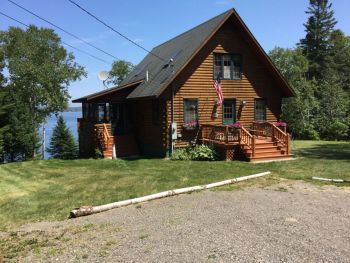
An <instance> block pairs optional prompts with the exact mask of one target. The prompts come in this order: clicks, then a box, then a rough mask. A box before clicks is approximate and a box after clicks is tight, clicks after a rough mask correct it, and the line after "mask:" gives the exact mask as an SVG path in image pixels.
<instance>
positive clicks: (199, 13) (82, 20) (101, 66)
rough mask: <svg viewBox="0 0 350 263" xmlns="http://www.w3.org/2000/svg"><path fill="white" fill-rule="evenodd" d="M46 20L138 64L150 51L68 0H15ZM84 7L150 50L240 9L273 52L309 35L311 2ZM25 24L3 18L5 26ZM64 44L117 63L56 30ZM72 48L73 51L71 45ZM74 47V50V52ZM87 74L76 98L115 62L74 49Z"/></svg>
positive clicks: (189, 0) (120, 2)
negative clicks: (219, 15)
mask: <svg viewBox="0 0 350 263" xmlns="http://www.w3.org/2000/svg"><path fill="white" fill-rule="evenodd" d="M14 1H15V2H17V3H19V4H20V5H22V6H24V7H26V8H27V9H29V10H31V11H33V12H34V13H37V14H39V15H40V16H42V17H44V18H46V19H47V20H49V21H51V22H53V23H55V24H57V25H58V26H61V27H62V28H64V29H66V30H68V31H70V32H72V33H74V34H75V35H78V36H80V37H81V38H83V39H84V40H86V41H88V42H90V43H91V44H93V45H95V46H98V47H99V48H101V49H103V50H105V51H107V52H109V53H112V54H113V55H115V56H116V57H118V58H120V59H124V60H128V61H131V62H132V63H134V64H137V63H138V62H139V61H140V60H141V59H142V58H143V57H144V56H145V55H146V53H145V52H144V51H143V50H141V49H139V48H137V47H136V46H134V45H132V44H131V43H129V42H127V41H126V40H125V39H123V38H121V37H120V36H118V35H117V34H116V33H114V32H112V31H110V30H109V29H108V28H106V27H104V26H103V25H101V24H99V23H98V22H97V21H95V20H93V19H92V18H91V17H89V16H88V15H86V14H85V13H83V12H82V11H81V10H79V9H78V8H77V7H75V6H73V5H72V4H71V3H69V2H68V1H67V0H60V1H47V0H36V1H34V0H31V1H29V0H26V1H25V0H14ZM76 2H78V3H79V4H80V5H82V6H83V7H85V8H86V9H88V10H89V11H91V12H92V13H94V14H95V15H97V16H98V17H100V18H102V19H103V20H104V21H105V22H107V23H108V24H110V25H111V26H113V27H114V28H116V29H118V30H119V31H120V32H122V33H124V34H125V35H127V36H128V37H129V38H131V39H133V40H134V41H135V42H137V43H139V44H140V45H142V46H144V47H145V48H147V49H151V48H152V47H154V46H156V45H158V44H160V43H162V42H164V41H166V40H168V39H170V38H172V37H174V36H176V35H178V34H180V33H182V32H184V31H186V30H188V29H190V28H192V27H194V26H196V25H198V24H200V23H202V22H204V21H206V20H208V19H210V18H212V17H214V16H216V15H218V14H220V13H222V12H224V11H226V10H228V9H229V8H235V9H236V10H237V12H238V13H239V14H240V16H241V17H242V19H243V20H244V22H245V23H246V24H247V25H248V27H249V28H250V30H251V31H252V33H253V34H254V36H255V37H256V38H257V40H258V41H259V43H260V44H261V45H262V47H263V48H264V49H265V51H267V52H268V51H269V50H271V49H272V48H274V47H275V46H280V47H293V46H294V45H295V43H297V42H298V41H299V39H300V38H302V37H303V36H304V27H303V23H305V21H306V20H307V15H306V14H305V10H306V9H307V6H308V1H307V0H288V1H287V0H178V1H174V0H173V1H164V0H162V1H161V0H148V1H141V0H127V1H124V0H99V1H97V0H95V1H91V0H90V1H88V0H76ZM332 2H333V9H334V11H335V18H336V19H337V20H338V24H337V26H336V27H337V28H340V29H341V30H343V31H344V32H345V33H346V34H347V35H350V16H349V10H350V1H349V0H333V1H332ZM0 3H1V5H0V10H1V11H2V12H3V13H6V14H8V15H10V16H12V17H14V18H16V19H18V20H20V21H22V22H24V23H26V24H35V25H38V26H44V27H50V25H48V24H46V23H45V22H43V21H41V20H39V19H38V18H36V17H34V16H32V15H30V14H28V13H26V12H25V11H23V10H21V9H19V8H18V7H16V6H14V5H12V4H11V3H9V2H8V1H6V0H0ZM9 26H21V25H18V24H17V23H16V22H13V21H11V20H9V19H7V18H5V17H3V16H0V30H6V29H7V28H8V27H9ZM56 32H57V33H58V34H59V35H60V37H61V38H62V40H63V41H64V42H67V43H69V44H71V45H74V46H76V47H78V48H80V49H84V50H86V51H88V52H90V53H92V54H94V55H95V56H98V57H100V58H102V59H104V60H107V61H110V62H112V58H110V57H108V56H107V55H105V54H103V53H101V52H99V51H97V50H95V49H93V48H91V47H89V46H87V45H86V44H84V43H82V42H81V41H78V40H76V39H74V38H72V37H71V36H69V35H67V34H65V33H63V32H61V31H58V30H56ZM67 49H68V50H71V49H70V48H69V47H67ZM71 51H73V50H71ZM73 53H74V54H75V56H76V61H77V62H78V63H79V64H81V65H83V66H84V67H85V68H86V70H87V71H88V77H87V78H84V79H82V80H81V81H78V82H75V83H72V84H71V86H70V87H69V92H70V95H71V96H72V98H73V99H74V98H77V97H79V96H83V95H86V94H89V93H92V92H95V91H99V90H102V89H104V87H103V85H102V83H101V81H99V80H98V78H97V73H98V72H99V71H101V70H109V69H110V65H108V64H105V63H103V62H100V61H98V60H95V59H93V58H91V57H89V56H86V55H84V54H81V53H79V52H77V51H73Z"/></svg>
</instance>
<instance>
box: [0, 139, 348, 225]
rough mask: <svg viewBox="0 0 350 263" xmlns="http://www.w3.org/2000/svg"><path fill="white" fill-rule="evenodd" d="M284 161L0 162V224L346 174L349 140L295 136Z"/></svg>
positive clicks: (13, 223)
mask: <svg viewBox="0 0 350 263" xmlns="http://www.w3.org/2000/svg"><path fill="white" fill-rule="evenodd" d="M293 148H294V154H295V155H296V157H298V158H299V159H297V160H294V161H288V162H275V163H262V164H250V163H247V162H191V161H184V162H182V161H169V160H162V159H141V160H133V161H127V160H74V161H60V160H50V161H33V162H23V163H11V164H5V165H0V229H1V230H5V229H9V228H12V227H16V226H18V225H19V224H23V223H26V222H33V221H38V220H60V219H64V218H66V217H67V216H68V214H69V212H70V210H71V209H72V208H74V207H79V206H81V205H88V204H93V205H98V204H105V203H109V202H112V201H118V200H123V199H128V198H133V197H137V196H142V195H146V194H151V193H156V192H160V191H163V190H167V189H173V188H179V187H184V186H192V185H198V184H204V183H209V182H215V181H220V180H223V179H228V178H233V177H238V176H242V175H249V174H253V173H257V172H264V171H268V170H269V171H271V172H272V173H273V175H272V176H273V177H284V178H289V179H305V180H310V178H311V177H312V176H322V177H328V178H344V179H350V142H326V141H322V142H321V141H317V142H313V141H295V142H294V145H293Z"/></svg>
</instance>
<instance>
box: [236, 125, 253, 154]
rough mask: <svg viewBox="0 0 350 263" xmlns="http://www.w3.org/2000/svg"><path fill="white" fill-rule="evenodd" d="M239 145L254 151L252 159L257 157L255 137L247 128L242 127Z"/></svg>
mask: <svg viewBox="0 0 350 263" xmlns="http://www.w3.org/2000/svg"><path fill="white" fill-rule="evenodd" d="M239 143H240V144H242V143H244V144H245V145H246V146H248V148H250V149H251V150H252V157H254V156H255V137H254V136H253V135H251V134H250V133H249V132H248V131H247V130H246V128H244V127H243V126H241V129H240V133H239Z"/></svg>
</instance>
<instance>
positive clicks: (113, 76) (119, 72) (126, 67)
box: [106, 60, 134, 85]
mask: <svg viewBox="0 0 350 263" xmlns="http://www.w3.org/2000/svg"><path fill="white" fill-rule="evenodd" d="M133 69H134V65H133V64H132V63H131V62H127V61H125V60H116V61H114V62H113V64H112V69H111V70H110V71H109V78H108V80H107V81H106V83H107V84H110V85H119V84H120V83H121V82H122V81H123V80H124V79H125V77H126V76H127V75H128V74H129V73H130V72H131V71H132V70H133Z"/></svg>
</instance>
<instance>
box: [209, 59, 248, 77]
mask: <svg viewBox="0 0 350 263" xmlns="http://www.w3.org/2000/svg"><path fill="white" fill-rule="evenodd" d="M218 75H219V76H220V78H221V79H241V77H242V56H241V55H233V54H214V76H213V77H214V79H216V78H217V77H218Z"/></svg>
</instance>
